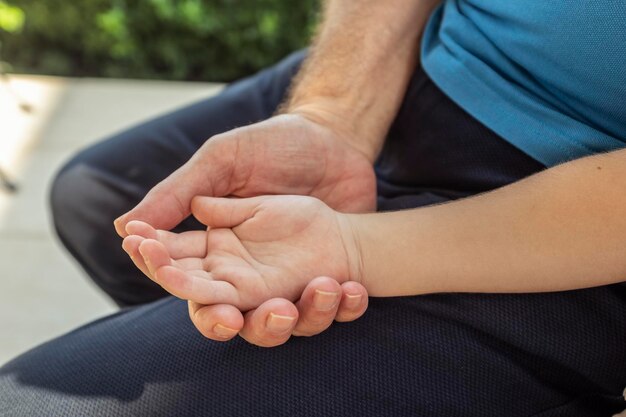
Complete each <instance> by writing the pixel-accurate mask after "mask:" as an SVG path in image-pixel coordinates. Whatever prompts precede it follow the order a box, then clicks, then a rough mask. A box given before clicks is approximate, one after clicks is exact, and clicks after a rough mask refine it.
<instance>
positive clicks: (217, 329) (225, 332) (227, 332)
mask: <svg viewBox="0 0 626 417" xmlns="http://www.w3.org/2000/svg"><path fill="white" fill-rule="evenodd" d="M213 333H215V334H216V335H218V336H219V337H223V338H224V339H226V338H228V339H230V338H231V337H233V336H235V335H236V334H237V333H239V332H238V331H237V330H235V329H231V328H230V327H226V326H224V325H221V324H216V325H215V326H214V327H213Z"/></svg>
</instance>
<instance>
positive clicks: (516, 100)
mask: <svg viewBox="0 0 626 417" xmlns="http://www.w3.org/2000/svg"><path fill="white" fill-rule="evenodd" d="M421 59H422V65H423V67H424V70H425V71H426V73H427V74H428V75H429V76H430V77H431V79H432V80H433V81H434V82H435V84H437V85H438V86H439V88H441V89H442V90H443V92H444V93H445V94H446V95H448V96H449V97H450V98H451V99H452V100H453V101H455V102H456V103H457V104H459V105H460V106H461V107H462V108H463V109H465V110H466V111H467V112H468V113H470V114H471V115H472V116H473V117H475V118H476V119H478V120H479V121H480V122H482V123H483V124H484V125H486V126H487V127H489V128H490V129H491V130H493V131H495V132H496V133H497V134H498V135H500V136H502V137H503V138H504V139H506V140H507V141H509V142H510V143H512V144H513V145H515V146H516V147H518V148H519V149H521V150H522V151H524V152H526V153H527V154H528V155H530V156H532V157H533V158H535V159H536V160H538V161H539V162H542V163H544V164H545V165H547V166H551V165H555V164H557V163H560V162H564V161H567V160H571V159H575V158H579V157H582V156H586V155H590V154H594V153H598V152H605V151H610V150H614V149H618V148H622V147H625V146H626V0H447V1H445V2H444V4H442V5H441V6H440V7H439V8H438V9H437V10H436V11H435V13H434V14H433V16H432V17H431V19H430V21H429V23H428V26H427V27H426V30H425V33H424V38H423V44H422V57H421Z"/></svg>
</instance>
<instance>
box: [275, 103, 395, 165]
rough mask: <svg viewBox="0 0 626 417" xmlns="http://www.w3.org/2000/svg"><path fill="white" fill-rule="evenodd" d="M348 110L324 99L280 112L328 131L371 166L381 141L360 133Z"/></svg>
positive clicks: (344, 106) (299, 104) (346, 107)
mask: <svg viewBox="0 0 626 417" xmlns="http://www.w3.org/2000/svg"><path fill="white" fill-rule="evenodd" d="M348 109H349V107H348V106H346V105H344V104H342V103H340V102H339V101H338V100H335V99H333V98H330V97H324V98H315V99H311V100H309V101H306V102H299V103H290V104H288V105H285V106H284V107H283V108H281V110H280V112H281V113H282V114H292V115H296V116H299V117H303V118H305V119H307V120H309V121H312V122H313V123H316V124H318V125H321V126H324V127H326V128H328V129H330V130H331V131H333V133H335V134H336V136H337V137H338V138H340V140H341V141H342V142H344V143H345V144H347V145H348V146H350V147H351V148H353V149H354V150H356V151H358V152H359V153H361V154H362V155H363V156H365V158H367V160H368V161H370V162H371V163H372V164H373V163H374V161H375V160H376V157H377V156H378V153H379V151H380V149H379V146H378V145H377V143H379V142H381V143H382V141H379V140H378V139H377V136H376V135H372V132H368V135H365V134H364V133H363V132H360V129H359V128H358V125H357V123H356V121H355V120H353V119H352V117H351V115H350V112H349V111H348ZM383 135H384V134H383Z"/></svg>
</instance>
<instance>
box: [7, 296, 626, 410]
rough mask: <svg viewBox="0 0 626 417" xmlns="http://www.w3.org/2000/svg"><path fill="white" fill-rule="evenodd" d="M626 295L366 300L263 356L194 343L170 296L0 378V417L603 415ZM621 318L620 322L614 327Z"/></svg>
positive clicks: (620, 366) (21, 362) (625, 378)
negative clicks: (360, 309) (363, 307)
mask: <svg viewBox="0 0 626 417" xmlns="http://www.w3.org/2000/svg"><path fill="white" fill-rule="evenodd" d="M615 297H621V298H622V301H623V297H624V293H623V291H621V292H620V291H613V290H612V289H607V288H601V289H593V290H584V291H577V292H570V293H561V294H536V295H515V296H488V295H436V296H427V297H406V298H390V299H373V300H372V302H371V305H370V308H369V310H368V312H367V313H366V315H365V316H364V317H363V318H362V319H360V320H358V321H356V322H354V323H346V324H336V325H334V326H333V327H331V328H330V329H329V330H327V331H326V332H324V333H323V334H322V335H320V336H316V337H312V338H294V339H292V340H290V341H289V342H288V343H286V344H285V345H283V346H280V347H277V348H271V349H264V348H259V347H255V346H252V345H249V344H247V343H246V342H244V341H243V340H241V339H237V340H233V341H230V342H227V343H219V342H214V341H210V340H208V339H204V338H203V337H202V336H200V335H199V334H198V332H197V331H196V330H195V329H194V328H193V326H192V325H191V323H190V321H189V319H188V317H187V311H186V304H185V302H183V301H180V300H176V299H173V298H168V299H164V300H161V301H158V302H155V303H153V304H149V305H146V306H142V307H138V308H134V309H131V310H128V311H124V312H121V313H118V314H116V315H113V316H111V317H108V318H105V319H102V320H100V321H97V322H95V323H93V324H90V325H88V326H86V327H83V328H81V329H78V330H76V331H74V332H72V333H70V334H68V335H66V336H63V337H61V338H59V339H56V340H54V341H52V342H49V343H47V344H45V345H43V346H40V347H38V348H36V349H34V350H32V351H30V352H28V353H26V354H25V355H23V356H21V357H19V358H17V359H16V360H14V361H12V362H10V363H9V364H7V365H5V366H4V367H3V368H1V369H0V416H11V417H20V416H31V415H47V416H64V417H72V416H85V415H96V414H97V415H107V416H111V417H116V416H128V415H151V416H172V415H176V416H180V417H185V416H199V415H202V416H212V415H215V416H241V415H250V416H268V415H271V416H293V415H299V416H319V415H367V416H387V415H388V416H431V415H432V416H442V417H445V416H451V417H452V416H454V417H458V416H481V417H484V416H503V415H506V416H531V415H541V416H544V417H547V416H561V415H567V416H569V417H577V416H581V417H582V416H585V417H592V416H605V415H610V413H613V412H616V411H617V410H619V408H620V407H622V408H624V406H625V405H624V403H623V401H622V400H620V398H621V396H620V393H621V390H622V389H623V387H624V385H625V384H626V354H625V352H624V349H623V346H624V345H625V344H626V334H625V330H624V329H626V322H624V317H626V309H622V310H620V311H616V310H608V309H605V308H603V307H602V306H603V305H604V304H606V303H609V304H611V303H612V302H613V301H615V300H613V298H615ZM620 314H621V316H620Z"/></svg>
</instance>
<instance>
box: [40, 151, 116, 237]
mask: <svg viewBox="0 0 626 417" xmlns="http://www.w3.org/2000/svg"><path fill="white" fill-rule="evenodd" d="M113 177H114V176H113V175H112V174H111V173H107V172H105V171H103V170H101V169H98V168H97V166H95V165H93V164H90V163H89V161H85V160H81V159H80V155H79V156H78V157H76V158H74V159H73V160H71V161H70V162H69V163H67V164H66V165H65V166H64V167H63V168H62V169H61V170H60V171H59V172H58V174H57V175H56V177H55V178H54V179H53V181H52V184H51V187H50V194H49V204H50V213H51V218H52V222H53V225H54V228H55V230H56V232H57V234H58V235H59V236H60V237H61V239H62V240H63V242H64V243H66V244H72V243H73V242H74V241H75V240H76V239H77V238H79V237H80V236H84V235H85V234H87V235H92V236H93V235H94V233H95V234H96V236H97V235H100V233H98V232H99V231H100V229H104V228H106V229H107V230H108V229H110V228H112V222H113V220H114V219H115V218H116V217H117V216H118V215H120V214H121V213H122V212H123V211H124V209H125V208H126V207H125V204H124V203H125V200H126V199H125V198H123V193H122V192H121V190H120V189H119V186H118V184H117V183H116V181H115V180H114V178H113ZM74 243H75V242H74Z"/></svg>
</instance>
